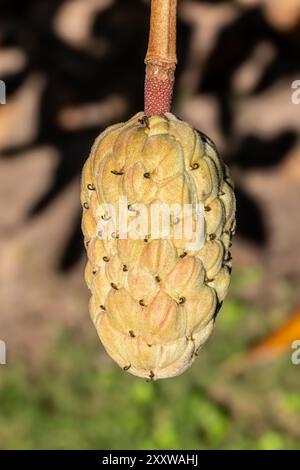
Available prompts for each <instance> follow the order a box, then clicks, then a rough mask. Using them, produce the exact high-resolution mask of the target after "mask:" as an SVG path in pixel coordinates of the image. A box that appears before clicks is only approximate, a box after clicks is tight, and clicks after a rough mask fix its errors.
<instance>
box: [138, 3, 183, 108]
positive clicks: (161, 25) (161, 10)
mask: <svg viewBox="0 0 300 470" xmlns="http://www.w3.org/2000/svg"><path fill="white" fill-rule="evenodd" d="M176 11H177V0H151V19H150V33H149V44H148V50H147V54H146V58H145V64H146V77H145V114H146V115H147V116H151V115H154V114H164V113H167V112H169V111H170V109H171V103H172V96H173V86H174V72H175V67H176V63H177V59H176Z"/></svg>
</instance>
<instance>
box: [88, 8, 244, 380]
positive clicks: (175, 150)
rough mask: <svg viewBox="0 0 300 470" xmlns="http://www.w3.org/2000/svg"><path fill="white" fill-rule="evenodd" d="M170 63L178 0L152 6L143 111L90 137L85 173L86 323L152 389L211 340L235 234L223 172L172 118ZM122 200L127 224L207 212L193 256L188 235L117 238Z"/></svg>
mask: <svg viewBox="0 0 300 470" xmlns="http://www.w3.org/2000/svg"><path fill="white" fill-rule="evenodd" d="M175 65H176V0H153V1H152V13H151V27H150V36H149V48H148V51H147V56H146V80H145V110H144V112H140V113H138V114H136V115H135V116H133V117H132V118H131V119H129V120H128V121H127V122H124V123H119V124H116V125H114V126H111V127H109V128H108V129H106V130H105V131H104V132H103V133H102V134H101V135H100V136H99V137H98V138H97V139H96V141H95V144H94V146H93V148H92V150H91V154H90V156H89V158H88V159H87V161H86V163H85V165H84V169H83V174H82V188H81V201H82V206H83V218H82V230H83V234H84V240H85V247H86V250H87V256H88V263H87V266H86V270H85V279H86V283H87V285H88V288H89V289H90V292H91V300H90V304H89V311H90V316H91V319H92V321H93V322H94V325H95V328H96V330H97V332H98V334H99V337H100V339H101V341H102V343H103V345H104V347H105V349H106V351H107V352H108V354H109V355H110V356H111V357H112V358H113V359H114V361H115V362H116V363H117V364H118V365H119V366H120V367H121V368H122V369H123V370H124V371H126V372H128V373H130V374H133V375H136V376H139V377H142V378H145V379H146V380H148V381H151V382H152V381H154V380H157V379H161V378H167V377H174V376H176V375H179V374H181V373H182V372H184V371H185V370H186V369H187V368H188V367H190V365H191V364H192V363H193V361H194V360H195V358H196V356H197V355H198V352H199V350H200V348H201V347H202V345H203V344H204V343H205V341H206V340H207V338H208V337H209V335H210V333H211V331H212V329H213V326H214V324H215V319H216V316H217V314H218V312H219V309H220V307H221V305H222V302H223V300H224V298H225V296H226V293H227V290H228V286H229V281H230V272H231V255H230V251H229V249H230V246H231V238H232V235H233V234H234V232H235V197H234V193H233V189H232V188H233V183H232V181H231V179H230V175H229V170H228V168H227V166H226V165H225V164H224V163H223V161H222V160H221V158H220V156H219V154H218V152H217V150H216V147H215V145H214V144H213V142H212V141H211V140H210V139H209V138H208V137H206V136H205V135H204V134H202V133H201V132H198V131H196V130H195V129H193V128H192V127H191V126H190V125H189V124H187V123H186V122H184V121H181V120H180V119H178V118H177V117H175V116H174V115H173V114H171V113H170V112H169V110H170V105H171V99H172V90H173V83H174V70H175ZM121 198H125V199H126V208H127V209H128V218H129V219H130V220H134V219H137V218H138V216H139V211H138V210H137V209H136V204H142V205H143V207H145V208H146V210H147V211H150V210H151V208H152V207H153V206H154V205H155V204H157V203H159V204H163V205H165V206H168V207H170V206H172V205H175V204H177V205H179V207H180V208H183V207H184V206H190V207H191V206H193V207H194V206H195V205H199V206H201V207H203V224H202V230H203V244H202V245H201V246H200V247H198V248H197V249H191V244H190V240H189V239H187V237H186V236H185V235H184V234H182V236H181V237H179V238H178V237H177V236H174V233H175V232H174V231H171V233H170V236H169V237H165V236H163V235H162V234H158V235H156V236H155V235H153V234H152V231H148V227H147V230H145V231H144V232H143V233H142V234H141V236H140V237H137V238H131V237H130V234H129V231H127V232H126V236H125V237H124V236H123V235H124V234H123V235H122V236H119V235H120V234H119V231H118V228H116V227H114V226H113V223H112V217H111V214H109V213H107V211H106V209H103V206H104V205H105V206H107V205H110V207H115V208H116V211H117V206H118V203H119V201H120V199H121ZM147 213H148V212H147ZM181 215H182V214H181ZM182 218H183V217H181V216H178V217H174V218H173V219H172V223H171V222H170V226H171V228H176V227H177V226H178V225H179V226H180V223H181V222H182V220H181V219H182ZM170 221H171V218H170ZM99 222H100V223H101V224H102V223H104V224H107V227H108V231H109V234H110V235H111V236H110V237H109V238H105V237H104V238H103V237H102V236H101V235H102V232H103V230H102V229H101V230H100V229H99Z"/></svg>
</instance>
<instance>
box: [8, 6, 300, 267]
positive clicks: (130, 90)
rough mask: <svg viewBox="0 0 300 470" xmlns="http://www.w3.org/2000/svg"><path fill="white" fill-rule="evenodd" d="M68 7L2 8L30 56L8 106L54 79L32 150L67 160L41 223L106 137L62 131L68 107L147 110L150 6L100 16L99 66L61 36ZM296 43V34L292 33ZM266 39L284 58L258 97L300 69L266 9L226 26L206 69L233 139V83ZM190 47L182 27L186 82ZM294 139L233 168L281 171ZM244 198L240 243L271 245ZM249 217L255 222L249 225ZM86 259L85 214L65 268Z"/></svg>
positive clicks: (13, 82) (258, 147) (247, 146)
mask: <svg viewBox="0 0 300 470" xmlns="http://www.w3.org/2000/svg"><path fill="white" fill-rule="evenodd" d="M62 3H64V2H63V1H61V0H36V1H34V0H32V1H30V0H22V2H19V1H18V0H2V2H1V6H0V28H1V31H2V36H3V44H4V45H5V46H17V47H20V48H22V49H23V50H24V51H25V53H26V55H27V57H28V64H27V66H26V69H25V70H23V71H22V73H20V74H16V75H14V76H11V77H9V78H8V79H6V83H7V91H8V99H9V96H10V95H11V94H13V93H14V92H15V91H16V90H17V89H18V87H19V86H20V85H21V84H22V83H23V82H24V80H25V79H26V77H27V76H28V75H29V74H31V73H32V72H40V73H41V74H42V75H43V76H45V77H46V80H47V84H46V88H45V90H44V93H43V98H42V105H41V108H40V115H39V132H38V135H37V138H36V139H35V141H34V142H32V143H31V144H30V146H28V148H32V147H35V146H38V145H44V144H50V145H51V146H54V147H56V148H57V150H58V152H59V155H60V156H59V163H58V166H57V168H56V172H55V175H54V178H53V181H52V184H51V186H50V187H49V188H48V189H47V190H46V192H45V194H44V195H43V196H42V198H41V199H40V200H39V201H37V203H36V204H35V206H34V207H32V208H31V211H30V213H29V214H28V217H34V216H36V215H37V214H39V213H40V212H41V211H43V210H44V209H45V208H47V207H48V206H49V204H51V203H52V201H53V200H54V199H55V198H57V197H59V196H60V194H61V191H62V190H63V189H65V188H66V186H67V185H68V184H70V183H71V182H72V181H73V180H74V178H76V177H77V176H78V174H79V173H80V171H81V168H82V166H83V163H84V161H85V159H86V158H87V156H88V153H89V149H90V147H91V144H92V142H93V140H94V139H95V137H96V136H97V135H98V134H99V132H101V131H102V130H103V129H101V128H89V129H84V130H80V131H76V132H67V131H65V130H62V129H61V128H60V127H59V125H58V124H57V121H56V117H57V115H58V113H59V111H60V110H61V109H62V108H63V107H65V106H70V105H77V104H81V103H82V104H83V103H87V102H96V101H100V100H101V99H104V98H105V97H107V96H108V95H112V94H121V95H122V96H124V98H125V99H126V100H127V101H128V109H127V112H126V115H124V116H122V119H124V120H126V119H127V118H128V117H129V116H131V115H133V114H135V113H136V112H137V111H138V110H141V109H143V79H144V63H143V62H144V56H145V51H146V46H147V44H146V43H147V34H148V27H149V23H148V22H149V9H148V7H147V5H146V4H145V3H143V2H141V1H139V0H119V1H116V2H115V4H113V5H112V7H110V8H108V9H107V10H105V11H104V12H103V13H101V14H98V15H96V16H95V19H94V25H93V36H94V38H99V40H100V38H101V39H102V40H105V42H107V43H108V45H109V54H107V55H103V56H102V57H98V58H97V57H95V56H92V55H90V54H88V53H85V52H80V51H78V50H75V49H72V48H70V47H68V46H67V45H66V44H65V43H63V42H62V41H61V40H60V39H59V38H58V37H57V36H55V34H54V33H53V29H52V24H53V18H54V16H55V14H56V12H57V10H58V8H59V7H60V6H61V5H62ZM214 3H220V2H214ZM294 37H295V32H293V33H292V38H294ZM262 39H263V40H269V41H271V42H272V43H273V44H274V45H275V47H276V50H277V54H276V58H275V59H274V61H273V63H272V64H270V66H269V67H268V69H267V71H266V74H265V75H264V76H263V78H262V80H261V83H260V84H259V86H258V88H257V90H256V91H255V92H259V91H261V90H263V89H264V88H265V87H266V86H269V85H270V84H272V83H273V82H274V81H275V80H276V79H277V78H278V77H280V76H282V75H283V74H289V73H291V72H295V71H298V70H299V69H300V67H299V61H298V54H297V53H296V52H298V51H299V49H298V44H297V41H296V43H295V39H293V41H294V42H293V47H292V52H291V50H290V49H289V53H288V54H287V48H289V47H290V42H291V40H292V39H291V38H290V36H287V37H285V35H279V34H278V33H275V32H274V31H273V30H272V29H271V28H270V26H269V25H268V24H267V23H266V22H265V20H264V18H263V15H262V13H261V11H260V10H259V9H257V8H255V9H252V10H250V11H245V12H244V13H243V15H242V16H241V17H240V18H238V19H237V20H236V21H234V22H233V23H232V24H230V25H229V26H226V27H225V28H224V30H223V31H222V33H221V34H220V36H219V39H218V41H217V44H216V46H215V48H214V50H213V51H212V53H211V56H210V58H209V60H208V62H207V64H206V66H205V75H204V81H203V82H202V84H201V86H200V85H199V90H198V91H201V93H210V94H213V95H214V96H215V97H216V98H217V100H218V104H219V107H220V111H221V112H220V115H221V126H222V130H223V132H224V135H225V136H226V137H228V138H230V137H232V132H233V130H232V116H233V103H232V101H233V100H232V89H231V78H232V75H233V74H234V73H235V71H236V70H237V68H238V67H239V66H240V65H241V64H242V63H243V62H244V61H245V60H246V59H247V57H249V55H250V54H251V52H252V51H253V49H254V47H255V45H256V44H257V43H258V42H259V41H261V40H262ZM190 40H191V31H190V29H189V27H188V26H187V25H186V24H184V23H182V22H181V21H179V24H178V59H179V60H178V62H179V65H178V69H177V75H178V76H180V74H181V72H182V70H184V68H185V65H186V61H185V58H186V57H187V56H188V53H187V52H188V47H189V43H190ZM294 137H295V136H294V135H292V133H287V134H286V135H282V136H278V137H277V138H276V139H275V140H274V142H265V141H259V140H258V139H256V138H255V137H251V136H249V137H247V138H246V139H245V140H244V141H243V142H242V143H241V145H240V148H239V150H238V151H237V153H236V155H230V156H229V160H230V161H232V162H233V163H234V164H235V165H237V166H239V167H240V168H241V169H243V170H247V169H251V168H253V167H255V166H264V165H268V166H270V165H274V164H277V163H279V162H280V160H281V159H282V158H284V154H285V151H286V150H287V149H288V148H289V146H290V145H292V144H293V142H294ZM20 150H24V148H22V149H20V148H16V149H12V148H9V149H4V150H3V152H2V153H3V154H5V155H6V156H9V158H13V157H15V158H17V157H18V155H19V153H20ZM237 196H238V226H239V232H240V235H241V236H244V237H246V238H248V239H250V240H252V241H254V242H257V243H264V242H265V240H266V236H267V234H266V231H265V227H264V224H263V217H262V215H261V213H260V209H259V207H258V206H257V204H256V203H255V201H254V200H252V199H251V197H250V196H249V195H247V194H245V193H244V192H243V191H242V190H241V189H239V188H238V190H237ZM243 214H247V218H245V217H244V216H243ZM253 227H255V231H253ZM82 251H83V245H82V236H81V230H80V214H78V219H77V223H76V225H75V226H74V230H73V233H72V235H71V237H70V239H69V240H68V241H67V244H66V246H65V251H64V254H63V257H62V259H61V260H60V261H59V268H60V269H62V270H66V269H69V268H71V267H72V266H73V265H74V263H76V261H77V260H78V259H79V257H80V255H81V253H82Z"/></svg>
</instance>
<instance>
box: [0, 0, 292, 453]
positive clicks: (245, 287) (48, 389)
mask: <svg viewBox="0 0 300 470" xmlns="http://www.w3.org/2000/svg"><path fill="white" fill-rule="evenodd" d="M299 19H300V1H298V0H218V1H206V2H204V1H198V0H179V15H178V60H179V64H178V70H177V81H176V90H175V100H174V112H175V113H176V114H177V115H178V116H179V117H181V118H182V119H185V120H187V121H188V122H190V123H191V124H192V125H194V126H195V127H196V128H198V129H200V130H201V131H204V132H205V133H206V134H208V135H209V136H210V137H211V138H212V139H213V140H214V141H215V142H216V143H217V146H218V148H219V149H220V152H221V153H222V155H223V156H224V159H225V161H226V162H227V163H228V165H229V166H230V168H231V170H232V174H233V177H234V180H235V184H236V194H237V201H238V214H237V220H238V231H237V236H236V238H235V240H234V245H233V265H234V269H233V279H232V285H231V289H230V293H229V296H228V298H227V300H226V301H225V303H224V305H223V307H222V309H221V311H220V314H219V316H218V320H217V323H216V328H215V331H214V333H213V335H212V337H211V338H210V339H209V341H208V342H207V344H206V345H205V347H204V348H203V350H202V351H201V353H200V354H199V357H198V358H197V361H196V362H195V363H194V365H193V367H192V368H191V369H190V370H189V371H187V372H185V373H184V374H183V375H182V376H180V377H177V378H173V379H168V380H162V381H158V382H155V383H147V382H145V381H143V380H141V379H138V378H136V377H133V376H131V375H129V374H127V373H125V372H123V371H122V370H120V369H119V368H118V367H117V366H116V365H114V363H113V362H112V361H111V360H110V358H109V357H108V356H107V355H106V353H105V351H104V350H103V347H102V346H101V344H100V342H99V340H98V338H97V334H96V332H95V330H94V327H93V325H92V323H91V321H90V319H89V316H88V312H87V304H88V292H87V289H86V287H85V284H84V281H83V270H84V264H85V254H84V250H83V245H82V236H81V231H80V217H81V210H80V203H79V175H80V171H81V168H82V165H83V163H84V161H85V159H86V157H87V155H88V152H89V148H90V146H91V144H92V142H93V139H94V138H95V137H96V136H97V135H98V133H99V132H100V131H102V130H103V129H104V128H105V127H106V126H108V125H110V124H112V123H114V122H117V121H120V120H126V119H128V117H130V116H131V115H132V114H134V113H136V112H137V111H138V110H141V109H142V108H143V74H144V65H143V57H144V54H145V50H146V41H147V32H148V21H149V2H148V1H146V0H145V1H143V0H119V1H117V0H69V1H64V0H23V1H22V2H21V3H20V2H18V1H17V0H9V1H8V0H2V2H1V6H0V79H2V80H4V81H5V83H6V87H7V103H6V104H5V105H0V214H1V218H0V340H3V341H5V343H6V347H7V364H6V365H0V448H1V449H262V450H268V449H300V365H299V366H297V365H294V364H292V361H291V353H292V349H291V339H300V333H299V329H300V327H299V325H300V319H298V318H299V317H300V314H299V306H300V290H299V286H300V282H299V281H300V237H299V231H300V211H299V200H300V199H299V198H300V137H299V132H300V124H299V123H300V119H299V116H300V114H299V113H300V107H299V106H297V105H295V104H293V103H292V101H291V96H292V91H293V90H292V88H291V85H292V82H293V81H294V80H297V79H300V65H299V50H300V27H299ZM297 312H298V313H297ZM294 314H295V316H294V317H293V318H294V319H295V320H294V323H293V327H292V332H291V331H290V330H291V328H289V327H288V326H287V327H286V328H287V330H286V329H285V327H283V329H282V325H287V322H288V320H289V319H290V318H292V316H293V315H294ZM278 329H279V331H281V335H278V334H277V335H275V336H271V340H269V341H266V340H264V338H269V335H272V332H274V331H277V330H278ZM287 331H289V333H287ZM260 341H262V344H264V345H265V347H264V348H259V347H258V346H256V349H255V348H254V350H253V349H251V348H252V346H253V345H257V344H260ZM253 351H256V354H253Z"/></svg>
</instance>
